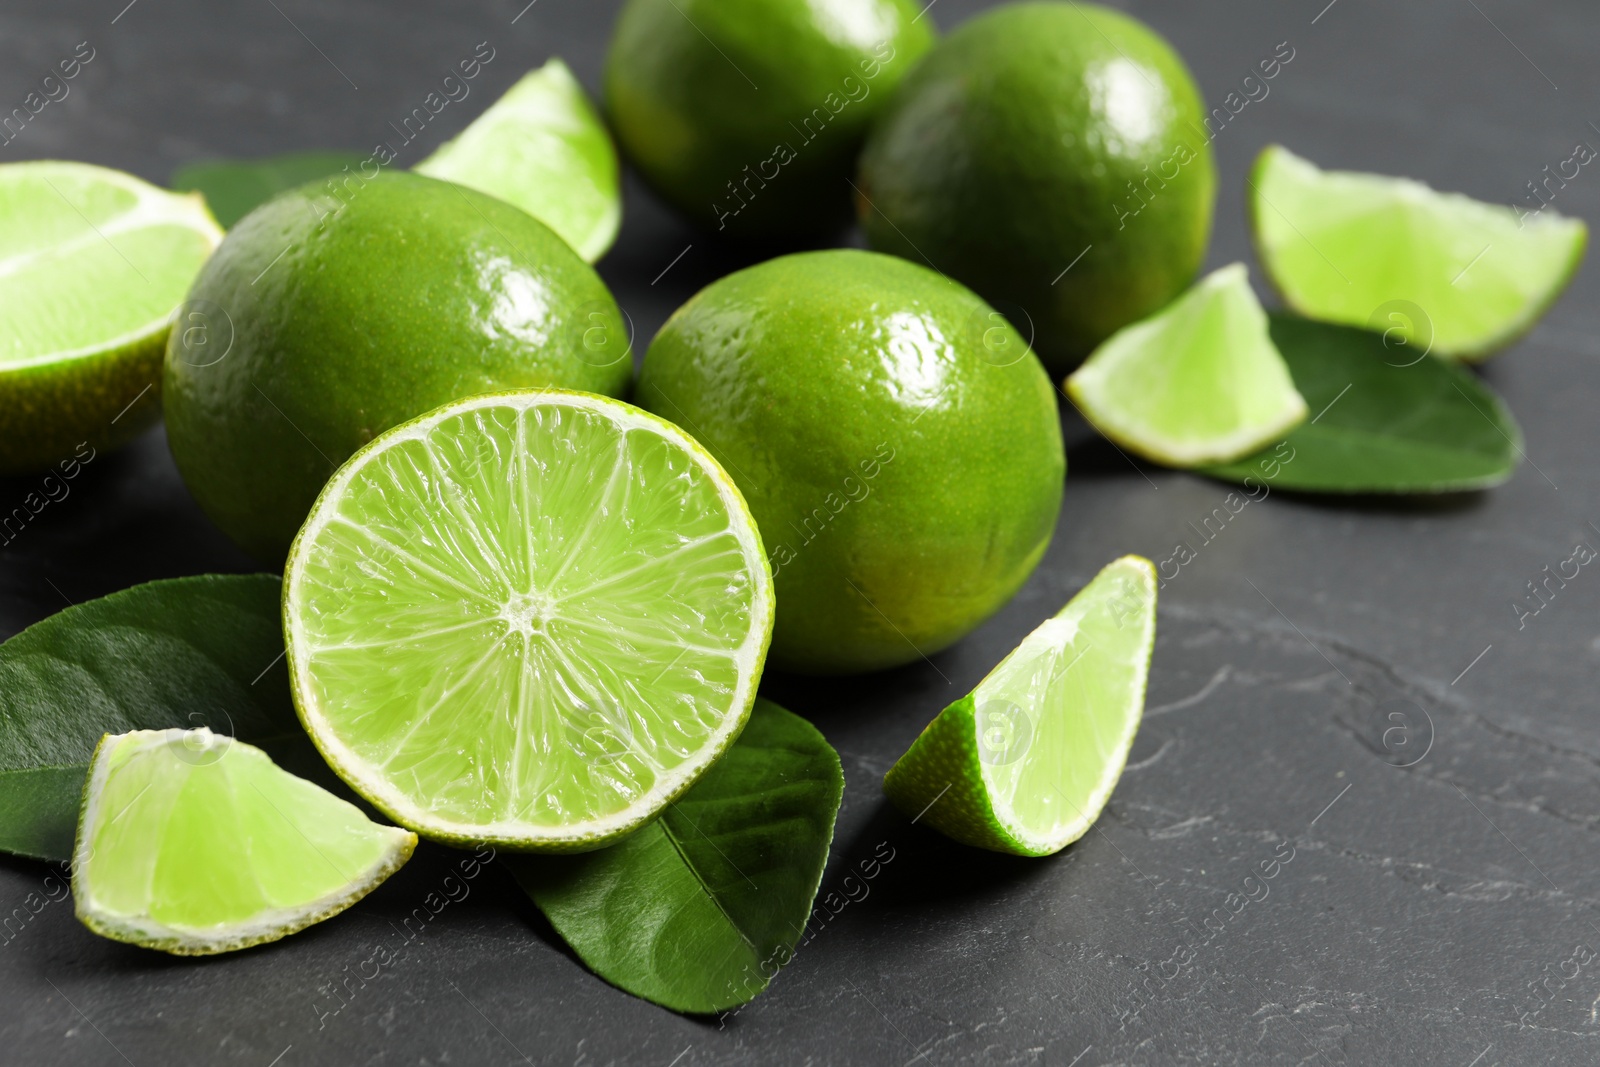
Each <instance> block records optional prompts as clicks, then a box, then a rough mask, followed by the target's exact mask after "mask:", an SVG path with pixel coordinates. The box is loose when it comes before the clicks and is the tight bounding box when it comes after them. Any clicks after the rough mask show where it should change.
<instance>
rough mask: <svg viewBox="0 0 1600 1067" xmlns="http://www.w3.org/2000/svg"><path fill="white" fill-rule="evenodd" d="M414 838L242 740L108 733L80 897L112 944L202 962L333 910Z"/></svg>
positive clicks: (389, 869)
mask: <svg viewBox="0 0 1600 1067" xmlns="http://www.w3.org/2000/svg"><path fill="white" fill-rule="evenodd" d="M416 843H417V838H416V835H415V834H411V833H408V832H407V831H405V830H398V829H396V828H394V827H393V826H379V825H378V824H377V823H374V822H372V821H370V820H369V819H368V818H367V817H366V816H365V815H363V814H361V812H360V811H359V810H358V809H357V808H356V807H355V806H354V805H353V804H350V803H348V802H346V801H343V800H340V799H339V798H338V797H336V796H334V795H333V794H331V793H329V792H327V791H326V790H324V789H322V788H321V787H320V786H316V785H313V784H312V783H310V782H308V781H306V780H305V779H303V778H296V777H295V776H294V775H292V774H290V773H289V772H288V771H285V770H282V769H281V768H279V767H278V766H277V765H276V764H274V763H273V762H272V760H271V759H269V758H268V756H267V754H266V753H265V752H263V751H261V750H260V749H259V748H256V747H255V746H253V745H247V744H245V743H244V742H243V741H235V740H234V739H232V738H230V737H222V736H219V735H217V734H214V733H212V732H211V731H210V730H207V729H205V728H203V727H202V728H201V729H198V730H134V731H133V732H131V733H125V734H107V735H106V736H105V737H104V738H102V739H101V741H100V745H99V747H98V748H96V749H95V753H94V760H93V761H92V762H91V763H90V765H89V777H88V780H87V781H86V782H85V783H84V787H83V813H82V815H81V817H80V819H79V821H78V843H77V848H76V850H75V851H74V854H73V861H72V863H73V865H72V894H73V897H74V898H75V899H76V901H77V909H78V918H79V919H81V920H83V924H84V925H85V926H87V927H88V928H89V929H91V930H93V931H94V932H95V933H97V934H100V935H101V936H103V937H109V938H111V939H113V940H115V941H126V942H129V943H130V944H135V945H142V946H144V947H145V948H156V949H161V950H163V951H165V952H171V953H174V954H176V955H179V956H205V955H210V954H212V953H215V952H230V951H232V950H234V949H238V948H246V947H248V946H250V945H259V944H261V943H262V942H263V941H276V940H277V939H278V938H280V937H286V936H288V935H289V934H292V933H294V932H295V931H296V930H303V929H305V928H306V927H307V926H310V925H311V924H312V923H317V922H321V921H322V920H323V919H326V918H329V917H330V916H333V915H337V914H338V913H339V912H341V911H343V910H344V909H346V908H348V907H349V906H350V905H352V904H354V903H355V902H356V901H358V900H360V899H361V898H362V897H364V896H366V895H367V894H368V893H370V892H371V891H372V890H373V889H375V888H376V887H377V886H378V885H379V884H380V883H381V882H382V881H383V880H384V879H385V878H387V877H389V875H391V874H393V873H394V872H395V871H397V870H399V869H400V867H401V866H402V865H403V864H404V863H405V862H406V860H408V859H410V858H411V850H412V849H413V848H414V847H416Z"/></svg>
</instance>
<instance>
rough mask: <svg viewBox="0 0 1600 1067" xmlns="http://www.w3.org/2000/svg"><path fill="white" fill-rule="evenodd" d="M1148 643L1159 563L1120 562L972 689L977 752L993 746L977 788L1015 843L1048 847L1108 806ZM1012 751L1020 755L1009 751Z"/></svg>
mask: <svg viewBox="0 0 1600 1067" xmlns="http://www.w3.org/2000/svg"><path fill="white" fill-rule="evenodd" d="M1154 639H1155V572H1154V568H1152V567H1151V566H1150V563H1149V562H1148V561H1147V560H1143V559H1138V558H1137V557H1126V558H1124V559H1120V560H1117V561H1116V562H1114V563H1112V564H1111V565H1110V566H1108V567H1106V568H1105V569H1104V570H1103V571H1101V572H1100V574H1099V575H1097V576H1096V577H1095V579H1094V580H1093V581H1092V582H1090V583H1089V584H1088V585H1087V586H1085V587H1084V588H1083V590H1082V591H1080V592H1079V593H1078V595H1077V596H1075V597H1073V598H1072V600H1071V602H1070V603H1068V604H1067V606H1066V607H1065V608H1063V609H1062V610H1061V612H1060V613H1059V614H1057V615H1056V616H1055V617H1054V618H1052V619H1049V620H1047V621H1046V622H1045V623H1044V624H1043V625H1041V626H1040V627H1039V628H1038V629H1037V630H1035V631H1034V632H1033V633H1032V634H1030V635H1028V637H1027V638H1026V639H1025V640H1024V641H1023V642H1022V644H1021V645H1019V646H1018V647H1017V649H1016V650H1015V651H1014V652H1012V653H1011V655H1009V656H1007V657H1006V658H1005V660H1003V661H1002V662H1001V664H1000V665H999V666H998V667H996V668H995V669H994V670H993V671H992V672H991V673H990V674H989V676H988V677H987V678H985V679H984V680H983V681H982V682H981V683H980V684H979V685H978V688H977V689H976V690H975V691H974V693H973V697H974V705H975V715H974V723H975V725H976V727H977V729H978V731H979V734H980V736H979V746H980V750H987V751H989V752H991V753H996V752H998V753H999V756H998V758H989V759H982V760H980V763H979V766H980V768H981V771H982V774H983V779H984V784H985V786H986V787H987V790H988V793H989V799H990V803H991V804H992V805H993V809H994V814H995V817H996V819H997V820H999V822H1000V823H1001V825H1002V826H1003V827H1005V828H1006V829H1007V830H1009V831H1010V832H1011V833H1012V834H1013V835H1014V836H1015V837H1017V838H1018V839H1019V840H1020V841H1022V842H1024V843H1027V844H1030V845H1035V844H1043V845H1046V846H1047V847H1048V850H1050V851H1053V850H1054V849H1056V848H1060V847H1061V846H1062V845H1065V844H1067V843H1068V842H1070V841H1074V840H1076V839H1077V838H1079V837H1081V836H1082V835H1083V833H1084V832H1085V831H1086V830H1087V829H1088V828H1089V826H1090V824H1091V823H1093V821H1094V819H1095V817H1096V816H1097V815H1098V814H1099V812H1100V809H1101V808H1103V807H1104V806H1105V802H1106V800H1107V798H1108V797H1110V795H1111V790H1112V788H1113V787H1114V786H1115V785H1116V783H1117V778H1118V777H1119V776H1120V775H1121V773H1122V767H1123V764H1124V763H1125V762H1126V761H1127V758H1128V750H1129V748H1131V747H1132V745H1133V737H1134V733H1135V731H1137V730H1138V728H1139V717H1140V714H1141V713H1142V711H1143V709H1144V695H1145V683H1146V679H1147V675H1148V672H1149V668H1150V650H1151V646H1152V643H1153V642H1154ZM1024 724H1025V725H1024ZM997 731H998V732H1001V733H1002V734H1004V735H1005V736H1002V737H996V736H995V734H996V732H997ZM1023 733H1026V734H1027V735H1028V736H1026V737H1024V736H1019V735H1020V734H1023ZM1007 746H1012V747H1014V748H1016V749H1020V750H1021V752H1020V755H1018V756H1016V758H1008V750H1007Z"/></svg>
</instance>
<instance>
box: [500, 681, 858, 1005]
mask: <svg viewBox="0 0 1600 1067" xmlns="http://www.w3.org/2000/svg"><path fill="white" fill-rule="evenodd" d="M843 792H844V773H843V771H842V770H841V768H840V766H839V757H838V756H837V755H836V754H835V753H834V751H833V749H832V748H830V747H829V745H828V742H827V741H825V740H824V739H823V737H822V735H821V734H820V733H818V732H817V729H816V727H814V726H812V725H811V724H810V723H808V722H806V721H805V720H804V719H802V718H800V717H799V716H797V715H793V714H791V713H789V712H787V711H785V710H783V709H782V708H780V707H778V706H777V705H776V704H773V703H771V702H770V701H766V700H757V701H756V705H755V710H754V711H752V712H751V714H750V721H749V723H748V724H747V725H746V726H745V728H744V733H743V734H741V735H740V736H739V740H738V741H737V742H736V743H735V744H734V746H733V747H732V748H730V749H729V750H728V752H727V754H726V755H725V756H723V757H722V759H721V760H719V761H718V762H717V764H716V765H715V766H713V767H712V768H711V770H709V771H707V772H706V775H705V777H704V778H701V779H700V781H698V782H696V783H695V785H694V787H693V788H691V789H690V790H689V791H688V792H687V793H685V794H684V795H683V797H682V798H681V799H679V800H678V802H677V803H675V804H673V805H672V806H671V807H669V808H668V809H667V810H666V811H665V812H663V813H662V815H661V817H660V818H659V819H657V820H656V821H655V822H653V823H651V824H649V825H648V826H646V827H644V828H643V829H641V830H639V831H637V832H635V833H633V834H631V835H629V836H628V837H626V838H624V839H623V840H622V841H621V842H620V843H618V844H616V845H613V846H611V847H610V848H606V849H602V850H600V851H598V852H586V853H582V854H580V855H576V856H549V857H545V856H539V857H533V856H528V857H518V858H517V859H515V860H513V867H512V869H513V871H514V872H515V874H516V877H517V881H518V882H520V883H521V884H522V887H523V888H524V889H525V890H527V892H528V895H529V896H531V897H532V898H533V900H534V903H535V904H537V905H538V906H539V910H540V911H542V912H544V914H545V916H546V917H547V918H549V920H550V923H551V925H553V926H554V927H555V928H556V931H557V932H558V933H559V934H560V935H561V936H562V937H563V938H565V939H566V941H567V943H568V944H569V945H571V946H572V948H573V950H574V951H576V952H577V953H578V955H579V956H580V957H581V958H582V959H583V961H584V962H585V963H587V964H588V965H589V966H590V967H591V968H593V969H594V971H595V973H596V974H598V975H600V977H602V978H604V979H605V980H606V981H608V982H610V983H612V984H613V985H615V986H618V987H619V988H621V989H624V990H626V991H627V992H629V993H632V994H634V995H635V996H639V997H643V998H644V999H646V1000H649V1001H654V1002H655V1003H657V1004H660V1005H662V1006H663V1007H667V1008H671V1009H673V1010H674V1011H685V1012H715V1011H722V1010H723V1009H726V1008H731V1007H734V1006H735V1005H738V1004H743V1003H745V1002H746V1001H748V1000H750V999H751V998H752V997H754V996H756V994H758V993H760V992H761V991H762V990H763V989H765V988H766V987H767V984H768V982H770V981H771V979H772V975H773V974H775V973H776V972H777V969H778V968H779V967H781V966H782V965H783V964H785V963H787V962H788V960H789V958H790V956H791V955H792V954H793V950H794V946H795V943H796V942H797V941H798V940H799V938H800V935H801V933H802V932H803V931H804V930H805V925H806V920H807V918H808V916H809V915H810V912H811V902H812V900H813V898H814V897H815V896H816V893H817V884H818V883H819V882H820V881H821V879H822V868H823V866H824V864H825V863H826V862H827V859H828V845H829V844H830V843H831V842H832V840H833V821H834V817H835V816H836V815H837V814H838V812H839V799H840V797H841V796H842V795H843Z"/></svg>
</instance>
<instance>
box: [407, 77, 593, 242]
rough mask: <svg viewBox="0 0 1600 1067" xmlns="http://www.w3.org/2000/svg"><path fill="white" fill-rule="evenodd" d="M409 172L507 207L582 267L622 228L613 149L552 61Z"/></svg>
mask: <svg viewBox="0 0 1600 1067" xmlns="http://www.w3.org/2000/svg"><path fill="white" fill-rule="evenodd" d="M412 169H413V170H415V171H416V172H417V173H418V174H426V175H428V176H429V177H431V178H443V179H444V180H446V181H452V182H457V183H458V184H461V185H465V186H469V187H471V188H473V189H476V190H478V191H479V192H483V193H488V194H489V195H490V196H498V197H499V198H500V199H502V200H506V201H509V202H510V203H513V204H515V205H516V206H517V207H520V208H521V209H522V210H524V211H526V212H527V213H528V214H530V215H532V216H533V217H534V218H536V219H538V220H539V221H540V222H542V223H544V224H545V225H546V226H548V227H550V228H551V229H552V230H554V231H555V232H556V233H557V234H558V235H559V236H560V237H561V239H562V240H564V241H566V242H567V244H569V245H571V246H572V247H573V249H574V250H575V251H576V252H577V253H578V255H580V256H582V257H583V258H584V259H586V260H588V261H589V262H590V263H593V262H594V261H595V260H597V259H599V258H600V257H601V256H603V255H605V253H606V249H608V248H610V247H611V243H612V242H613V241H615V240H616V239H617V229H618V227H620V226H621V225H622V192H621V184H620V179H619V177H618V167H617V150H616V149H615V148H614V147H613V146H612V144H611V135H610V134H608V133H607V132H606V127H605V123H603V122H602V121H601V120H600V116H599V114H598V113H597V112H596V111H595V108H594V105H593V104H591V103H590V102H589V98H588V97H587V96H586V95H584V92H583V86H582V85H579V84H578V79H576V78H574V77H573V76H572V71H570V70H568V69H567V65H566V64H565V63H563V62H561V60H559V59H552V60H550V62H548V63H546V64H545V65H544V66H542V67H540V68H539V69H538V70H536V71H533V72H531V73H529V74H525V75H523V77H522V80H521V81H519V82H517V84H515V85H513V86H512V87H511V88H510V89H508V90H506V94H505V95H504V96H502V97H501V98H500V99H499V100H497V101H495V103H494V105H493V106H492V107H490V108H489V110H487V111H485V112H484V113H483V114H482V115H479V116H478V118H477V119H476V120H475V121H474V122H473V123H472V125H470V126H468V127H467V128H466V129H465V130H463V131H462V132H461V134H460V135H459V136H458V137H456V138H455V139H454V140H452V141H448V142H446V143H445V144H444V145H443V146H442V147H441V148H440V149H439V150H438V151H437V152H435V153H434V154H433V155H431V156H429V157H428V158H427V159H425V160H423V161H422V162H421V163H418V164H417V165H416V166H415V167H414V168H412Z"/></svg>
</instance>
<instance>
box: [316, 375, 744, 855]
mask: <svg viewBox="0 0 1600 1067" xmlns="http://www.w3.org/2000/svg"><path fill="white" fill-rule="evenodd" d="M286 573H287V582H286V588H285V625H286V628H287V633H288V648H289V663H290V670H291V675H292V678H293V688H294V696H295V703H296V705H297V707H298V708H299V711H300V715H301V718H302V720H303V721H304V723H305V725H306V728H307V730H308V731H309V732H310V734H311V736H312V739H313V740H314V741H316V743H317V745H318V747H319V748H321V750H322V752H323V755H324V756H326V757H327V758H328V761H329V762H330V763H331V764H332V765H333V767H334V769H335V770H337V771H338V772H339V773H340V774H341V775H342V776H343V777H344V778H345V780H346V781H348V782H349V783H350V784H351V785H352V786H353V787H354V788H355V789H357V790H358V791H359V792H361V793H362V794H363V795H365V796H366V797H367V798H368V799H370V800H371V801H372V802H373V803H374V804H376V805H377V806H378V807H379V808H381V809H382V810H384V811H385V812H387V813H388V814H389V815H390V816H392V817H393V818H394V819H395V820H396V821H398V822H400V823H401V824H402V825H405V826H409V827H411V828H412V829H414V830H416V831H417V832H419V833H421V834H424V835H426V836H431V837H437V838H440V839H443V840H446V841H457V842H469V841H470V842H476V841H483V842H492V843H495V844H500V845H503V846H506V847H510V848H525V849H546V850H552V851H556V850H571V851H581V850H583V849H588V848H595V847H598V846H600V845H601V844H604V843H606V842H608V841H610V840H612V839H614V838H616V837H619V836H621V835H623V834H625V833H627V832H628V831H629V830H632V829H633V828H635V827H637V826H638V825H640V824H641V823H643V822H644V821H646V820H647V819H649V818H651V817H652V816H653V815H655V814H656V813H657V812H658V811H660V809H661V808H662V807H664V806H665V805H666V804H668V803H669V802H671V801H672V800H673V799H674V798H675V797H677V796H678V794H680V793H681V792H683V791H684V790H685V789H687V788H688V787H689V786H690V785H692V784H693V783H694V780H695V779H696V778H697V777H699V775H700V774H701V773H702V772H703V771H704V770H705V769H706V768H707V767H709V766H710V765H711V763H712V761H713V760H715V759H716V757H717V756H718V755H720V754H721V752H722V751H723V750H724V749H725V748H727V746H728V745H729V744H731V743H732V742H733V739H734V738H735V736H736V735H737V734H738V732H739V730H740V729H741V728H742V727H743V724H744V721H745V719H746V717H747V716H748V715H749V712H750V707H751V704H752V703H753V702H754V700H755V688H756V681H757V679H758V677H759V676H760V673H761V665H762V663H763V661H764V659H765V656H766V649H767V643H768V640H769V638H770V636H771V631H772V612H773V599H772V580H771V576H770V573H769V571H768V567H767V562H766V555H765V553H764V551H763V549H762V546H761V541H760V538H759V535H758V534H757V532H756V527H755V522H754V520H753V519H751V518H750V514H749V511H748V509H747V508H746V506H745V503H744V499H743V498H742V497H741V496H740V495H739V492H738V490H737V489H736V488H735V487H734V485H733V483H732V482H731V481H730V480H729V479H728V477H727V475H726V474H724V473H723V471H722V469H721V468H720V467H718V466H717V464H716V462H715V461H714V460H713V459H712V458H711V457H710V456H709V455H708V454H706V453H705V452H704V451H703V450H702V449H701V448H700V447H699V446H698V445H697V444H695V443H694V442H693V441H692V440H691V439H690V438H689V437H688V436H686V435H685V434H684V433H683V432H682V431H681V430H679V429H677V428H676V427H675V426H672V425H671V424H670V423H667V422H664V421H662V420H660V419H657V418H655V417H654V416H652V415H649V414H646V413H645V412H642V411H640V410H638V409H637V408H633V407H630V406H629V405H626V404H622V403H619V402H617V401H612V400H607V399H605V398H602V397H597V396H591V395H588V394H583V393H565V392H557V391H544V392H531V391H530V392H522V393H503V394H497V395H490V396H482V397H475V398H472V399H469V400H464V401H458V402H456V403H453V404H449V405H446V406H445V407H443V408H440V409H439V410H438V411H435V412H433V413H432V414H429V415H426V416H423V417H422V418H420V419H417V420H415V421H413V422H410V423H406V424H404V425H402V426H399V427H397V428H395V429H394V430H391V431H389V432H388V433H386V434H384V435H382V436H381V437H379V438H377V439H376V440H375V441H373V442H372V443H371V444H370V445H369V446H367V447H366V448H365V449H363V450H362V451H361V452H358V453H357V454H356V455H355V456H354V457H352V459H351V460H350V462H349V463H348V464H346V465H345V466H344V467H343V468H342V469H341V470H340V471H339V473H338V474H337V475H335V477H334V479H333V480H332V481H331V482H330V483H329V484H328V486H327V488H326V489H325V490H324V491H323V494H322V496H321V498H320V499H319V500H318V502H317V505H316V507H315V508H314V509H313V511H312V514H311V517H310V518H309V519H308V520H307V522H306V525H305V527H304V529H302V531H301V533H300V536H299V538H298V540H297V541H296V542H295V545H294V548H293V549H292V550H291V552H290V558H289V566H288V570H287V572H286Z"/></svg>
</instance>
